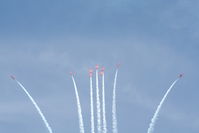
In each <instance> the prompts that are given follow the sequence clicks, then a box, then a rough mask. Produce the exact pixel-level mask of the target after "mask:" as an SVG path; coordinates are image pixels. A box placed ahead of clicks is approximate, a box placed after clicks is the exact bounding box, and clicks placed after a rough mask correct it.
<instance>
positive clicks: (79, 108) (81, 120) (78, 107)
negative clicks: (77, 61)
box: [72, 76, 84, 133]
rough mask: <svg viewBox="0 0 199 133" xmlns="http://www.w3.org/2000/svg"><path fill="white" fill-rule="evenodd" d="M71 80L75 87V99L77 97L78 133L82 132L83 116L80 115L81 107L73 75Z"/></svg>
mask: <svg viewBox="0 0 199 133" xmlns="http://www.w3.org/2000/svg"><path fill="white" fill-rule="evenodd" d="M72 80H73V84H74V88H75V95H76V99H77V109H78V116H79V129H80V133H84V122H83V117H82V109H81V104H80V99H79V94H78V90H77V85H76V82H75V79H74V77H73V76H72Z"/></svg>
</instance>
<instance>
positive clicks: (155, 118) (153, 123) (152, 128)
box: [147, 78, 179, 133]
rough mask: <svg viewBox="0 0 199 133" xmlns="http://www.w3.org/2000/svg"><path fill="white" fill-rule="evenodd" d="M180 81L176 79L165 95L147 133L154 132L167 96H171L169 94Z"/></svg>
mask: <svg viewBox="0 0 199 133" xmlns="http://www.w3.org/2000/svg"><path fill="white" fill-rule="evenodd" d="M178 80H179V78H178V79H176V80H175V81H174V82H173V83H172V84H171V86H170V87H169V89H168V90H167V92H166V93H165V95H164V97H163V98H162V100H161V102H160V104H159V105H158V107H157V109H156V111H155V113H154V115H153V117H152V119H151V123H150V125H149V128H148V131H147V133H152V132H153V130H154V126H155V123H156V120H157V117H158V115H159V112H160V109H161V107H162V105H163V103H164V101H165V100H166V98H167V95H168V94H169V92H170V91H171V89H172V88H173V86H174V85H175V84H176V83H177V81H178Z"/></svg>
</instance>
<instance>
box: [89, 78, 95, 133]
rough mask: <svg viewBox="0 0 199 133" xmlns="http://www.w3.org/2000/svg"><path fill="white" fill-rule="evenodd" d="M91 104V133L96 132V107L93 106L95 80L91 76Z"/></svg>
mask: <svg viewBox="0 0 199 133" xmlns="http://www.w3.org/2000/svg"><path fill="white" fill-rule="evenodd" d="M90 106H91V133H95V123H94V108H93V80H92V76H90Z"/></svg>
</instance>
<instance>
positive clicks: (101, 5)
mask: <svg viewBox="0 0 199 133" xmlns="http://www.w3.org/2000/svg"><path fill="white" fill-rule="evenodd" d="M198 6H199V2H198V1H195V0H167V1H158V0H151V1H146V0H133V1H130V0H123V1H121V0H115V1H111V0H108V1H104V0H101V1H91V0H86V1H80V0H73V1H69V0H65V1H64V0H56V1H53V0H49V1H47V0H40V1H39V0H34V1H31V0H7V1H6V0H2V1H0V83H1V87H0V88H1V93H0V108H1V109H0V132H4V133H13V132H17V133H21V132H26V133H35V132H37V133H44V132H47V130H46V129H45V126H44V125H43V123H42V121H41V119H40V117H39V116H38V115H37V113H36V111H35V109H34V107H33V106H32V104H31V103H30V101H29V99H28V98H27V97H26V96H25V95H24V93H23V92H22V91H21V90H20V88H19V87H18V86H17V84H16V83H15V82H13V81H12V80H10V78H9V77H8V75H9V74H14V75H16V77H17V79H18V80H19V81H21V82H22V83H23V84H24V86H25V87H26V88H27V89H28V90H29V91H30V93H31V94H32V96H33V97H34V98H35V100H36V101H37V103H38V105H39V106H40V107H41V109H42V111H43V113H44V114H45V116H46V118H47V119H48V121H49V123H50V125H51V126H52V128H53V130H54V133H64V132H70V133H78V132H79V128H78V117H77V110H76V99H75V93H74V88H73V84H72V81H71V79H70V76H69V75H68V72H70V71H76V73H77V75H76V77H75V78H76V80H77V84H78V87H79V93H80V98H81V102H82V109H83V117H84V121H85V126H86V127H85V128H86V132H89V131H90V128H89V119H90V116H89V88H88V87H89V79H88V74H87V70H88V68H90V67H93V66H94V65H95V64H100V65H103V66H105V67H106V86H107V87H106V99H107V115H108V116H107V117H108V130H109V132H111V96H112V93H111V92H112V84H113V78H114V77H113V76H114V71H115V64H116V63H118V62H120V63H121V64H122V66H121V68H120V71H119V75H118V76H119V77H118V88H117V98H118V99H117V100H118V128H119V132H122V133H130V132H137V133H146V132H147V128H148V124H149V122H150V119H151V117H152V115H153V113H154V111H155V109H156V107H157V105H158V103H159V101H160V100H161V98H162V96H163V95H164V93H165V92H166V89H167V88H168V87H169V86H170V84H171V83H172V82H173V80H175V79H176V78H177V75H178V74H179V73H181V72H183V73H184V74H185V76H184V78H182V79H181V80H180V81H179V82H178V83H177V84H176V86H175V87H174V89H173V90H172V92H171V94H170V95H169V98H168V99H167V101H166V103H165V104H164V106H163V108H162V110H161V112H160V116H159V119H158V123H157V125H156V127H155V132H161V133H168V132H170V133H176V132H181V133H187V132H189V133H196V132H197V133H198V131H199V118H198V116H199V114H198V112H199V108H198V107H197V101H198V100H199V98H198V93H199V91H198V87H197V86H198V81H197V79H198V78H199V72H198V70H197V69H198V67H199V63H198V57H199V53H198V50H199V45H198V42H199V40H198V37H199V29H198V23H199V15H198Z"/></svg>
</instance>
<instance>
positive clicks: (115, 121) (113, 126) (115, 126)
mask: <svg viewBox="0 0 199 133" xmlns="http://www.w3.org/2000/svg"><path fill="white" fill-rule="evenodd" d="M117 74H118V69H117V70H116V72H115V78H114V84H113V101H112V129H113V133H118V128H117V116H116V115H117V114H116V84H117Z"/></svg>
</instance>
